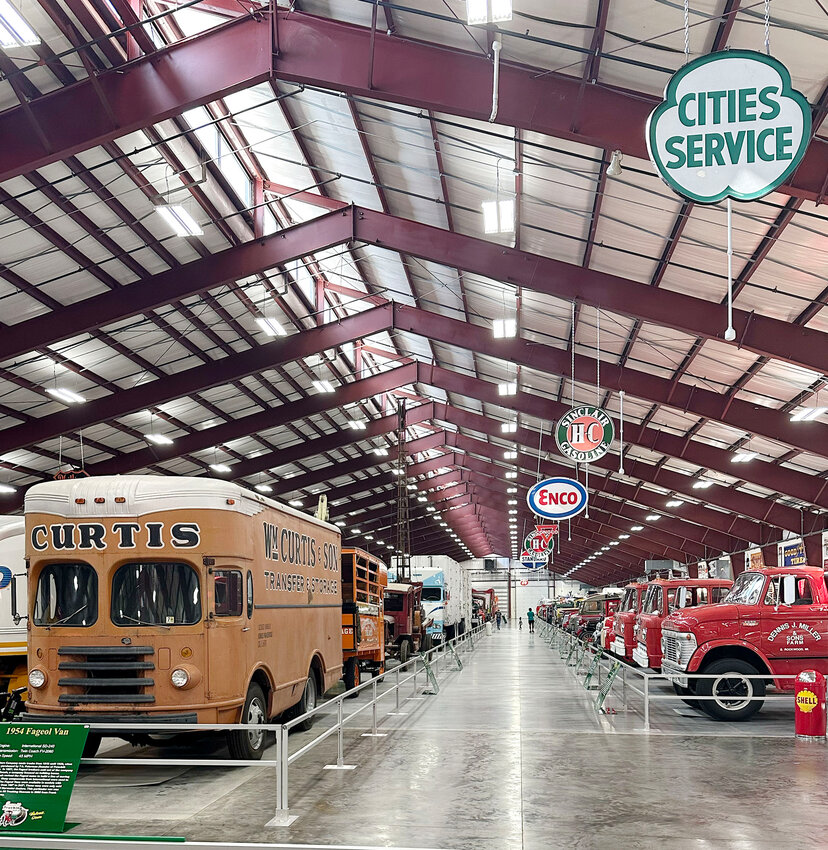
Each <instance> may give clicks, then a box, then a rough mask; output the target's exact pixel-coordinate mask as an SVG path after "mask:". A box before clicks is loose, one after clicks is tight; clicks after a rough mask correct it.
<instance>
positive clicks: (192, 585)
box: [111, 562, 201, 626]
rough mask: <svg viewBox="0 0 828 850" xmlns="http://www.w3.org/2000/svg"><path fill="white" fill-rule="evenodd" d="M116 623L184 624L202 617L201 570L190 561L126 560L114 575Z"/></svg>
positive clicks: (112, 609) (113, 608)
mask: <svg viewBox="0 0 828 850" xmlns="http://www.w3.org/2000/svg"><path fill="white" fill-rule="evenodd" d="M111 616H112V622H113V623H114V624H115V625H116V626H136V625H137V626H185V625H192V624H193V623H197V622H199V620H201V590H200V587H199V583H198V573H196V571H195V570H194V569H193V568H192V567H190V566H188V565H187V564H178V563H169V562H150V563H132V564H124V565H123V566H122V567H119V568H118V570H117V571H116V573H115V576H114V577H113V579H112V608H111Z"/></svg>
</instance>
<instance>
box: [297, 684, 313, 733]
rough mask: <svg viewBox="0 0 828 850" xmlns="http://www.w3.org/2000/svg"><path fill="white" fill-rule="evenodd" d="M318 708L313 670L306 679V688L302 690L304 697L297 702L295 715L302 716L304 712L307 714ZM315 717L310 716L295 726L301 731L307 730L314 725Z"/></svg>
mask: <svg viewBox="0 0 828 850" xmlns="http://www.w3.org/2000/svg"><path fill="white" fill-rule="evenodd" d="M314 708H316V676H314V674H313V670H311V671H310V672H309V673H308V678H307V679H306V680H305V689H304V690H303V691H302V699H300V700H299V702H298V703H297V704H296V708H295V712H296V713H295V715H294V716H295V717H301V716H302V715H303V714H306V713H307V712H309V711H312V710H313V709H314ZM315 719H316V718H315V717H309V718H308V719H307V720H303V721H302V722H301V723H299V724H297V725H296V726H295V727H294V728H295V729H298V730H299V731H300V732H306V731H307V730H308V729H310V728H311V726H313V721H314V720H315Z"/></svg>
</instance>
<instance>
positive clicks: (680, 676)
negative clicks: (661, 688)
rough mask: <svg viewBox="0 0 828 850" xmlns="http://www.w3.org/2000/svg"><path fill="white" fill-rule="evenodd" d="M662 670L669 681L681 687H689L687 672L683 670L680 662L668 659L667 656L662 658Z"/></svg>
mask: <svg viewBox="0 0 828 850" xmlns="http://www.w3.org/2000/svg"><path fill="white" fill-rule="evenodd" d="M661 672H662V673H663V674H664V675H665V677H666V678H667V680H668V681H670V682H672V683H673V684H674V685H678V686H679V687H681V688H686V687H687V672H686V671H685V670H682V669H681V667H679V666H678V664H675V663H674V662H672V661H668V660H667V659H666V658H662V659H661Z"/></svg>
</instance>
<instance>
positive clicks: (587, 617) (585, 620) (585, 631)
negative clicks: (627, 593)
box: [569, 591, 621, 638]
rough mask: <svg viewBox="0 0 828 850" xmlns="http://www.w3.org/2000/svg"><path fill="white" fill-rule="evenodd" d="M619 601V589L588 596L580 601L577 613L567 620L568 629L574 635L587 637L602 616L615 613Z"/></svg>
mask: <svg viewBox="0 0 828 850" xmlns="http://www.w3.org/2000/svg"><path fill="white" fill-rule="evenodd" d="M620 601H621V593H620V591H611V592H609V593H607V592H604V593H598V594H596V595H595V596H588V597H587V598H586V599H584V601H583V602H582V603H581V605H580V608H579V609H578V611H577V613H575V614H574V615H573V616H572V617H571V619H570V620H569V631H571V632H572V633H573V634H574V635H575V636H576V637H583V638H585V637H588V636H589V635H591V634H592V633H593V632H594V631H595V628H596V626H597V625H598V624H599V623H600V622H601V621H602V620H603V619H604V617H608V616H609V615H610V614H614V613H615V609H616V608H617V607H618V603H619V602H620Z"/></svg>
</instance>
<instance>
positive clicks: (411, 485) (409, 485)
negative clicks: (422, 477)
mask: <svg viewBox="0 0 828 850" xmlns="http://www.w3.org/2000/svg"><path fill="white" fill-rule="evenodd" d="M406 486H407V487H408V489H409V490H416V489H417V485H416V484H408V485H406Z"/></svg>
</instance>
